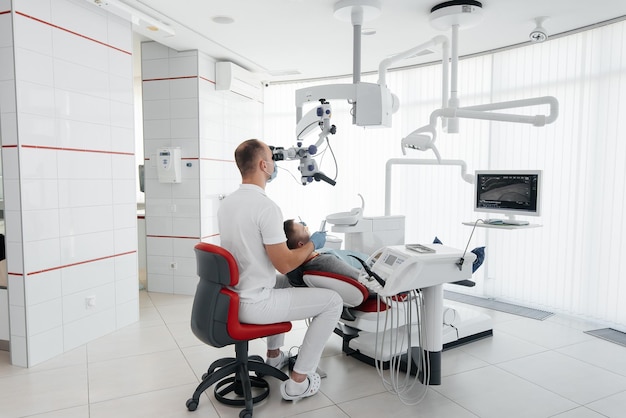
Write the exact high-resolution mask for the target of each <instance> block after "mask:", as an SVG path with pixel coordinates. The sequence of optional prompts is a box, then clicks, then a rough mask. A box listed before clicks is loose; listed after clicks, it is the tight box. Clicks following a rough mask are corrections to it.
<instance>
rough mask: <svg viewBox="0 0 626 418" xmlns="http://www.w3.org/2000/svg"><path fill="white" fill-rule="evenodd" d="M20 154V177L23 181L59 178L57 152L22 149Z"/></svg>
mask: <svg viewBox="0 0 626 418" xmlns="http://www.w3.org/2000/svg"><path fill="white" fill-rule="evenodd" d="M3 152H4V150H3ZM20 154H21V155H20V159H19V161H20V176H21V178H22V179H51V178H56V177H57V176H58V165H57V154H58V152H57V151H55V150H49V149H38V148H21V149H20Z"/></svg>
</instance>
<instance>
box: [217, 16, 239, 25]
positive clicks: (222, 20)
mask: <svg viewBox="0 0 626 418" xmlns="http://www.w3.org/2000/svg"><path fill="white" fill-rule="evenodd" d="M211 20H212V21H213V22H215V23H219V24H220V25H230V24H231V23H233V22H234V21H235V19H233V18H232V17H230V16H214V17H212V18H211Z"/></svg>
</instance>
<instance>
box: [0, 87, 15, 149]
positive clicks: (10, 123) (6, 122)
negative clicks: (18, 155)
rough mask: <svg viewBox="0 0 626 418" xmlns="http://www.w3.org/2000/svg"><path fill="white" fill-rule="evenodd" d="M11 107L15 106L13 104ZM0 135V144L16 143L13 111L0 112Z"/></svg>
mask: <svg viewBox="0 0 626 418" xmlns="http://www.w3.org/2000/svg"><path fill="white" fill-rule="evenodd" d="M0 94H2V92H1V91H0ZM0 100H1V99H0ZM14 103H15V102H14ZM0 106H1V105H0ZM12 107H15V105H13V106H12ZM0 135H1V136H2V145H4V146H5V147H6V146H7V145H16V144H17V114H16V113H14V112H13V113H4V112H3V113H0Z"/></svg>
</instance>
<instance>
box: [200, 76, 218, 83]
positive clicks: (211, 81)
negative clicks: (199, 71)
mask: <svg viewBox="0 0 626 418" xmlns="http://www.w3.org/2000/svg"><path fill="white" fill-rule="evenodd" d="M200 79H201V80H204V81H208V82H209V83H211V84H215V81H213V80H209V79H208V78H205V77H202V76H201V77H200Z"/></svg>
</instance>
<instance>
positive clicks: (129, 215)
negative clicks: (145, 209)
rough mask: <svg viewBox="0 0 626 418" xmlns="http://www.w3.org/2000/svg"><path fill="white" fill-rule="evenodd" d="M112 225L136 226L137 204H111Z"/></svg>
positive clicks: (116, 226)
mask: <svg viewBox="0 0 626 418" xmlns="http://www.w3.org/2000/svg"><path fill="white" fill-rule="evenodd" d="M113 227H114V228H116V229H120V228H124V229H127V228H135V229H136V228H137V204H136V203H134V202H133V203H130V204H123V205H114V206H113Z"/></svg>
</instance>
